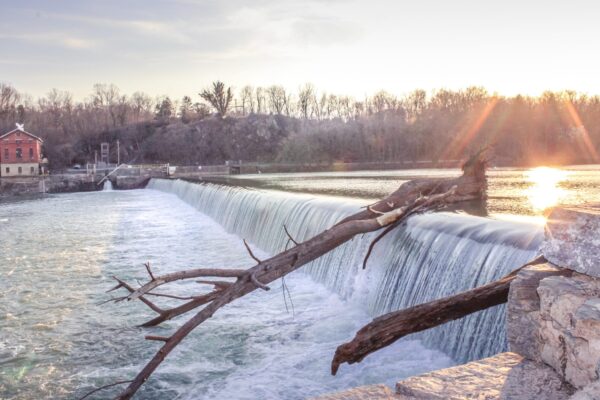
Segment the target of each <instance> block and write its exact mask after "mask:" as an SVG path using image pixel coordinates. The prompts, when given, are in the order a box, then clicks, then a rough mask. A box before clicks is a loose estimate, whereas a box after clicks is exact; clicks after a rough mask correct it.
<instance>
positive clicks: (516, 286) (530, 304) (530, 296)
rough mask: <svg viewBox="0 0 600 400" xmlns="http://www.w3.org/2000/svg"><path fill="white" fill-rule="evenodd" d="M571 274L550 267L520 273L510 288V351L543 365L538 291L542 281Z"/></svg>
mask: <svg viewBox="0 0 600 400" xmlns="http://www.w3.org/2000/svg"><path fill="white" fill-rule="evenodd" d="M570 274H571V271H569V270H565V269H562V268H558V267H557V266H555V265H552V264H550V263H546V264H540V265H532V266H529V267H526V268H523V269H522V270H521V271H519V274H518V275H517V278H516V279H515V280H514V281H513V282H512V284H511V285H510V292H509V295H508V307H507V313H506V322H507V323H506V332H507V337H508V343H509V348H510V351H513V352H515V353H519V354H520V355H522V356H524V357H525V358H528V359H530V360H534V361H538V362H540V361H541V360H542V358H541V351H542V339H541V338H540V335H539V331H540V324H541V319H540V298H539V296H538V293H537V288H538V286H539V284H540V281H541V280H542V279H544V278H547V277H549V276H553V275H570Z"/></svg>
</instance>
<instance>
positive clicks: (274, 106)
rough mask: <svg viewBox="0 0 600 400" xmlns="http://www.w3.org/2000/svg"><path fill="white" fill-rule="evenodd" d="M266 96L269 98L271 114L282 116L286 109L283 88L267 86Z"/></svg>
mask: <svg viewBox="0 0 600 400" xmlns="http://www.w3.org/2000/svg"><path fill="white" fill-rule="evenodd" d="M267 95H268V97H269V107H270V108H271V112H273V113H275V114H283V111H284V109H285V107H286V102H287V94H286V93H285V89H284V88H283V86H277V85H273V86H269V87H268V88H267Z"/></svg>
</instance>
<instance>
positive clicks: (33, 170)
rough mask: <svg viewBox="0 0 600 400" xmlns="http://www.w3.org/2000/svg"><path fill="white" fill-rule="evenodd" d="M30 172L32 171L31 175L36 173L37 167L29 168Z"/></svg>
mask: <svg viewBox="0 0 600 400" xmlns="http://www.w3.org/2000/svg"><path fill="white" fill-rule="evenodd" d="M29 172H31V175H35V167H31V168H29Z"/></svg>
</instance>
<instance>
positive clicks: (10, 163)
mask: <svg viewBox="0 0 600 400" xmlns="http://www.w3.org/2000/svg"><path fill="white" fill-rule="evenodd" d="M42 143H44V141H43V140H42V139H41V138H39V137H37V136H35V135H33V134H31V133H29V132H26V131H25V130H24V129H23V125H19V124H17V129H14V130H12V131H10V132H8V133H5V134H0V176H2V177H7V176H35V175H39V174H40V173H41V172H42V171H41V169H40V165H41V163H42Z"/></svg>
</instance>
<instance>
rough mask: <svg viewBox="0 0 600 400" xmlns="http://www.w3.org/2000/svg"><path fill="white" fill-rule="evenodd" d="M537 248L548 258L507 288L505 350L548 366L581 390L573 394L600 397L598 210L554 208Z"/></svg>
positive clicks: (599, 253) (522, 273)
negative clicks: (506, 344)
mask: <svg viewBox="0 0 600 400" xmlns="http://www.w3.org/2000/svg"><path fill="white" fill-rule="evenodd" d="M542 252H543V254H544V256H545V257H546V258H547V259H548V260H550V261H552V263H547V264H543V265H538V266H531V267H527V268H524V269H523V270H521V271H520V272H519V274H518V276H517V279H516V280H515V281H514V282H513V283H512V285H511V288H510V294H509V301H508V312H507V335H508V340H509V347H510V350H511V351H514V352H517V353H519V354H521V355H522V356H524V357H526V358H528V359H530V360H533V361H536V362H540V363H544V364H546V365H549V366H551V367H552V368H553V369H554V370H555V371H556V372H557V373H558V374H559V375H560V376H561V377H562V378H563V379H564V380H565V382H568V383H569V384H571V385H573V386H574V387H575V388H578V389H581V391H580V393H578V394H576V395H575V397H574V398H580V399H588V398H589V399H600V384H599V383H598V379H599V377H600V278H599V277H598V276H599V275H600V212H599V209H598V208H597V207H594V206H584V207H577V208H557V209H555V210H553V211H552V213H551V214H550V215H549V217H548V223H547V225H546V240H545V243H544V246H543V248H542ZM582 272H583V273H582ZM586 396H587V397H586ZM590 396H591V397H590Z"/></svg>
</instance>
